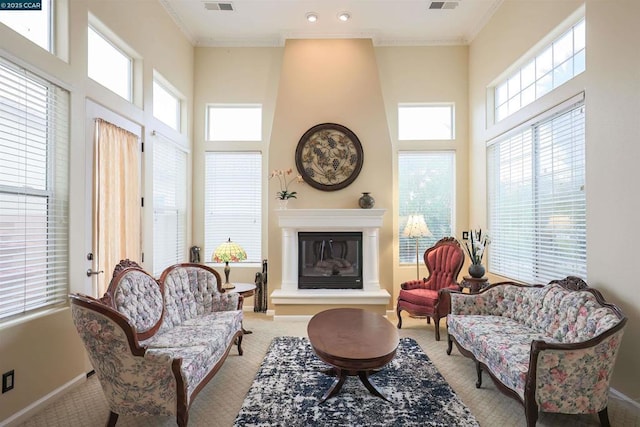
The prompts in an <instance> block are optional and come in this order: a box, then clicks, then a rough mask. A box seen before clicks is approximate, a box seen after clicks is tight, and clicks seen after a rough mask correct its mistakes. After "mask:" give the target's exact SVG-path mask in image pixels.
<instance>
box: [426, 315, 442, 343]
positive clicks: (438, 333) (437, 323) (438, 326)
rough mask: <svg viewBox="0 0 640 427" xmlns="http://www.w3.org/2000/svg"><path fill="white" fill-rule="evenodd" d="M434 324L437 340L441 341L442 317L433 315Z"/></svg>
mask: <svg viewBox="0 0 640 427" xmlns="http://www.w3.org/2000/svg"><path fill="white" fill-rule="evenodd" d="M427 319H428V317H427ZM427 323H429V322H427ZM433 326H435V328H436V341H440V318H439V317H436V316H434V317H433Z"/></svg>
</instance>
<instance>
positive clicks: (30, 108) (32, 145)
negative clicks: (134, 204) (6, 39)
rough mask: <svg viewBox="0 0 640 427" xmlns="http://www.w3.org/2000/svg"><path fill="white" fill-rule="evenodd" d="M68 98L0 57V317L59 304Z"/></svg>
mask: <svg viewBox="0 0 640 427" xmlns="http://www.w3.org/2000/svg"><path fill="white" fill-rule="evenodd" d="M68 114H69V93H68V92H67V91H65V90H64V89H61V88H59V87H57V86H56V85H54V84H52V83H50V82H48V81H46V80H44V79H42V78H40V77H38V76H36V75H34V74H31V73H30V72H28V71H26V70H24V69H21V68H19V67H17V66H15V65H14V64H11V63H9V62H7V61H5V60H3V59H2V58H0V319H1V318H5V317H8V316H12V315H17V314H21V313H26V312H28V311H31V310H34V309H37V308H41V307H45V306H49V305H53V304H57V303H61V302H64V301H66V296H67V293H68V283H69V271H68V263H69V260H68V258H69V235H68V228H69V221H68V212H69V177H68V169H69V163H68V162H69V147H68V142H69V123H68V119H69V117H68Z"/></svg>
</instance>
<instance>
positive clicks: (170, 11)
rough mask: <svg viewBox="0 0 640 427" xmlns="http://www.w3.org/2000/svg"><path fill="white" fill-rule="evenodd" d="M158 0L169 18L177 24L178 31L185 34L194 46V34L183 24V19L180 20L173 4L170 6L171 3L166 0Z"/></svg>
mask: <svg viewBox="0 0 640 427" xmlns="http://www.w3.org/2000/svg"><path fill="white" fill-rule="evenodd" d="M159 1H160V4H161V5H162V7H164V10H166V11H167V13H168V14H169V16H170V17H171V19H173V22H175V24H176V25H177V26H178V28H179V29H180V31H182V33H183V34H184V35H185V37H186V38H187V40H188V41H189V43H191V45H192V46H196V37H195V35H194V34H193V33H192V32H191V30H189V27H188V26H187V25H185V23H184V21H183V20H182V18H181V17H180V15H179V14H178V12H176V10H175V9H174V8H173V6H171V3H170V2H169V1H167V0H159Z"/></svg>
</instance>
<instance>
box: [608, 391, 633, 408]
mask: <svg viewBox="0 0 640 427" xmlns="http://www.w3.org/2000/svg"><path fill="white" fill-rule="evenodd" d="M609 393H611V395H612V396H613V397H615V398H616V399H619V400H624V401H625V402H628V403H629V404H631V405H633V406H634V407H635V408H636V409H638V411H640V402H638V401H637V400H633V399H632V398H630V397H629V396H627V395H626V394H623V393H621V392H619V391H618V390H616V389H615V388H613V387H611V388H610V389H609Z"/></svg>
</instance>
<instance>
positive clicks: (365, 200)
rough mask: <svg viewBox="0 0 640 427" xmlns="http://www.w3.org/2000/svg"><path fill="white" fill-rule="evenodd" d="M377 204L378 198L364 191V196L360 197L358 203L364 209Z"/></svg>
mask: <svg viewBox="0 0 640 427" xmlns="http://www.w3.org/2000/svg"><path fill="white" fill-rule="evenodd" d="M375 204H376V200H375V199H374V198H373V197H371V196H370V195H369V193H362V197H360V199H358V205H360V207H361V208H362V209H371V208H372V207H373V205H375Z"/></svg>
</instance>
